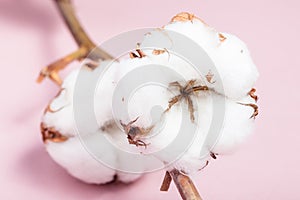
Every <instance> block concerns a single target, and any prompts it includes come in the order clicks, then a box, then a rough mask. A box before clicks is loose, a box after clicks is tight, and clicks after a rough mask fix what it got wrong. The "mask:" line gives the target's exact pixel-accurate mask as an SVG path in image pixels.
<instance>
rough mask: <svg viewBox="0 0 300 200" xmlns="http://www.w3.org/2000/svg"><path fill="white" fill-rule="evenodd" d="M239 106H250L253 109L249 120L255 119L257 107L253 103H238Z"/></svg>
mask: <svg viewBox="0 0 300 200" xmlns="http://www.w3.org/2000/svg"><path fill="white" fill-rule="evenodd" d="M239 104H241V105H244V106H250V107H252V108H253V110H254V112H253V114H252V115H251V117H250V119H252V118H253V119H255V117H256V116H257V115H258V106H257V105H256V104H253V103H239Z"/></svg>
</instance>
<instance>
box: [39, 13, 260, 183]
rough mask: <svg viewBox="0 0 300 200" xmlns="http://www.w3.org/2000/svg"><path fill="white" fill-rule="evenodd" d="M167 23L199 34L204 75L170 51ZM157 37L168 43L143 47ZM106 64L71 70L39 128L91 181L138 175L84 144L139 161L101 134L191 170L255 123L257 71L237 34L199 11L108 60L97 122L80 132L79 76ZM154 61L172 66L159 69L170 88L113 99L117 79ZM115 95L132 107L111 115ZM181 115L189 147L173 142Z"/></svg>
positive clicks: (50, 146)
mask: <svg viewBox="0 0 300 200" xmlns="http://www.w3.org/2000/svg"><path fill="white" fill-rule="evenodd" d="M164 30H169V31H175V32H178V33H180V34H182V35H184V36H185V37H187V38H189V39H191V40H192V41H194V42H195V43H196V44H197V45H199V46H200V47H201V48H202V49H204V50H205V52H206V53H207V55H208V56H209V57H210V59H211V60H212V61H213V63H214V65H215V67H216V68H211V69H208V70H207V72H206V74H203V76H199V74H198V73H196V72H195V71H193V69H191V68H190V67H189V66H190V65H189V63H188V62H186V61H184V60H182V59H181V58H180V57H179V56H176V55H175V54H172V53H171V52H172V45H170V43H172V42H176V41H175V40H176V38H172V35H168V34H164V33H163V32H164ZM158 40H160V41H166V43H165V45H164V43H163V44H162V46H160V48H154V49H145V50H143V48H144V47H149V46H151V45H153V46H155V44H156V41H158ZM193 53H194V54H197V52H193ZM108 64H109V61H106V62H102V63H101V65H100V66H99V67H98V68H96V69H94V70H93V71H91V70H87V69H85V68H83V69H81V70H76V71H74V72H72V73H71V74H70V75H69V76H68V77H67V78H66V79H65V80H64V82H63V84H62V90H61V92H60V93H59V95H58V96H57V97H56V98H55V99H54V100H53V101H52V102H51V103H50V104H49V106H48V107H47V109H46V112H45V114H44V116H43V120H42V133H43V136H44V141H45V145H46V148H47V151H48V152H49V154H50V156H51V157H53V159H54V160H55V161H56V162H57V163H58V164H60V165H61V166H63V167H64V168H66V169H67V170H68V171H69V173H70V174H72V175H73V176H74V177H76V178H79V179H81V180H83V181H85V182H88V183H107V182H110V181H112V180H114V179H115V178H116V177H118V180H120V181H124V182H130V181H134V180H136V179H137V178H138V177H139V175H136V174H126V173H124V172H120V171H119V170H117V169H113V168H111V167H109V166H106V165H105V164H102V163H101V162H98V161H96V160H95V159H94V158H93V156H92V155H91V154H89V153H88V152H87V150H86V149H85V148H84V145H83V143H89V142H91V143H93V144H95V145H98V146H99V149H97V151H96V154H97V158H99V159H100V160H101V158H103V159H105V160H108V161H109V162H110V163H112V165H113V166H120V167H121V166H126V165H128V163H131V164H132V165H134V162H135V161H134V160H131V161H128V160H127V159H126V158H124V157H122V155H120V154H118V153H117V152H116V151H115V149H114V148H112V147H111V146H110V145H108V144H106V142H107V141H106V140H103V138H102V137H99V135H106V136H107V137H110V138H112V141H114V142H115V143H117V144H118V145H120V147H122V148H124V149H127V148H129V149H131V150H132V151H134V152H136V153H138V154H140V155H141V156H155V158H156V159H157V160H159V162H161V163H163V164H165V165H166V166H167V167H168V168H170V169H172V168H176V169H179V170H180V171H182V172H184V173H194V172H197V171H199V170H201V169H203V167H205V166H206V165H207V164H208V161H209V160H210V159H211V158H214V159H215V158H216V155H221V154H226V153H230V152H232V151H233V150H235V149H236V148H237V147H238V146H239V145H240V144H241V143H242V142H243V141H244V140H245V138H246V137H247V136H248V135H249V134H250V133H251V131H252V129H253V123H254V117H255V115H256V114H257V106H256V100H257V96H256V95H255V93H254V92H255V89H253V86H254V83H255V81H256V79H257V77H258V72H257V69H256V66H255V65H254V63H253V61H252V59H251V57H250V53H249V51H248V49H247V47H246V45H245V44H244V43H243V42H242V41H241V40H240V39H238V38H237V37H236V36H234V35H231V34H227V33H220V32H217V31H216V30H215V29H213V28H211V27H209V26H208V25H207V24H205V23H204V22H203V21H201V20H200V19H199V18H197V17H195V16H194V15H191V14H189V13H180V14H178V15H177V16H175V17H174V18H173V19H172V21H171V23H170V24H168V25H166V26H164V27H163V28H161V29H156V30H154V31H152V32H150V33H149V34H146V35H145V38H144V40H143V41H142V43H141V45H140V47H139V48H138V49H137V51H136V52H132V53H130V58H129V59H125V60H120V61H119V62H114V63H112V64H111V65H110V66H109V68H108V71H107V72H106V74H105V76H104V77H102V78H101V84H100V86H99V87H97V90H96V93H95V97H94V98H95V102H97V103H96V104H95V115H96V118H97V122H98V127H94V126H89V125H88V123H87V125H86V127H84V128H83V130H84V131H83V133H80V136H79V135H78V134H76V123H75V120H74V118H73V94H74V87H75V83H76V78H77V75H78V73H79V72H80V73H83V74H84V75H85V77H86V78H87V81H89V77H94V78H95V77H96V76H97V71H98V70H99V69H101V68H103V67H105V66H107V65H108ZM155 64H157V65H163V66H164V67H165V68H164V69H167V70H164V69H158V72H159V73H157V76H158V77H162V79H161V80H164V85H167V88H161V87H157V86H156V85H149V86H147V87H146V86H145V87H142V88H140V89H139V90H137V91H136V92H135V94H134V95H133V96H132V97H131V99H130V100H129V101H128V102H126V101H125V100H124V99H125V98H127V97H122V98H120V99H116V100H115V99H113V98H114V97H113V94H114V91H115V90H116V87H117V86H118V83H119V81H121V80H122V79H123V78H124V77H126V75H127V74H128V73H130V72H131V71H133V70H139V69H144V68H143V66H147V65H149V66H150V65H155ZM145 69H146V68H145ZM148 69H149V68H148ZM153 70H157V69H156V68H155V69H153ZM168 70H172V71H174V72H176V73H178V74H180V75H181V76H182V78H181V79H176V76H170V75H169V71H168ZM217 75H218V76H217ZM141 76H142V74H141ZM123 87H126V85H124V86H123ZM114 101H117V104H118V105H124V106H127V110H126V111H127V112H126V113H117V114H118V115H113V113H114V111H113V110H115V109H116V108H114V107H112V102H114ZM125 102H126V104H125ZM114 103H116V102H114ZM154 105H155V106H157V105H158V106H159V107H160V108H161V110H159V112H158V114H157V116H158V117H157V118H153V116H152V113H151V112H152V108H153V106H154ZM113 106H114V105H113ZM216 108H222V109H223V110H222V109H221V110H216ZM114 114H116V113H114ZM220 114H221V115H223V116H222V118H221V121H220V122H219V128H218V129H216V130H215V132H216V131H217V135H218V138H217V139H214V140H213V141H214V142H211V140H208V139H207V138H210V137H212V136H211V132H210V131H211V130H212V127H211V126H212V125H214V120H215V119H214V116H216V115H220ZM182 120H185V124H184V128H185V129H184V131H185V134H186V137H187V138H188V137H190V138H192V139H190V140H189V141H187V142H188V143H187V144H188V145H186V146H184V149H183V150H184V151H182V149H180V148H168V146H169V145H171V144H173V142H174V141H176V137H177V134H178V132H179V130H180V129H181V128H182V127H181V126H182ZM189 130H192V133H190V132H189ZM49 133H50V136H49ZM52 133H53V134H52ZM188 134H192V135H188ZM184 138H185V137H184V135H183V140H184ZM175 144H177V143H175ZM178 145H180V143H178ZM175 147H176V146H175ZM157 152H158V153H157ZM93 153H95V152H93ZM179 155H180V156H179ZM139 164H140V166H141V169H142V171H143V170H145V171H146V170H147V169H148V166H147V163H145V164H144V166H143V164H141V163H139Z"/></svg>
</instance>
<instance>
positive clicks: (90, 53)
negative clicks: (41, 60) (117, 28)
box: [37, 0, 113, 85]
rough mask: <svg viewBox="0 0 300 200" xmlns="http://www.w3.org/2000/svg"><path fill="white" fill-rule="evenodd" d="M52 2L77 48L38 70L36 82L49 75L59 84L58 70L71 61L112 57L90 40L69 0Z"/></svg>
mask: <svg viewBox="0 0 300 200" xmlns="http://www.w3.org/2000/svg"><path fill="white" fill-rule="evenodd" d="M54 2H55V3H56V5H57V7H58V10H59V11H60V14H61V16H62V17H63V19H64V21H65V23H66V25H67V27H68V29H69V30H70V32H71V34H72V36H73V38H74V40H75V41H76V43H77V45H78V47H79V49H78V50H76V51H74V52H73V53H71V54H68V55H67V56H65V57H63V58H61V59H59V60H57V61H55V62H53V63H51V64H50V65H48V66H47V67H44V68H43V69H42V70H41V72H40V75H39V77H38V79H37V82H41V81H42V80H44V78H45V77H49V78H50V79H51V80H52V81H54V82H55V83H56V84H58V85H61V83H62V81H61V78H60V77H59V75H58V72H59V71H60V70H62V69H64V68H65V67H66V66H67V65H68V64H70V63H71V62H73V61H75V60H79V61H80V60H82V59H84V58H89V59H91V60H94V61H99V60H101V59H102V60H108V59H113V57H112V56H111V55H109V54H108V53H107V52H105V51H104V50H102V49H100V48H99V47H97V46H96V45H95V43H94V42H92V40H91V39H90V38H89V37H88V35H87V34H86V32H85V31H84V29H83V28H82V26H81V24H80V23H79V21H78V19H77V17H76V15H75V12H74V9H73V6H72V3H71V0H54Z"/></svg>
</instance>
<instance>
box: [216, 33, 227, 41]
mask: <svg viewBox="0 0 300 200" xmlns="http://www.w3.org/2000/svg"><path fill="white" fill-rule="evenodd" d="M218 37H219V40H220V42H224V41H225V40H226V39H227V38H226V37H225V36H224V35H223V34H222V33H219V34H218Z"/></svg>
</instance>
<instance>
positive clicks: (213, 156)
mask: <svg viewBox="0 0 300 200" xmlns="http://www.w3.org/2000/svg"><path fill="white" fill-rule="evenodd" d="M209 155H210V157H212V158H213V159H217V155H218V154H216V153H213V152H210V153H209Z"/></svg>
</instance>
